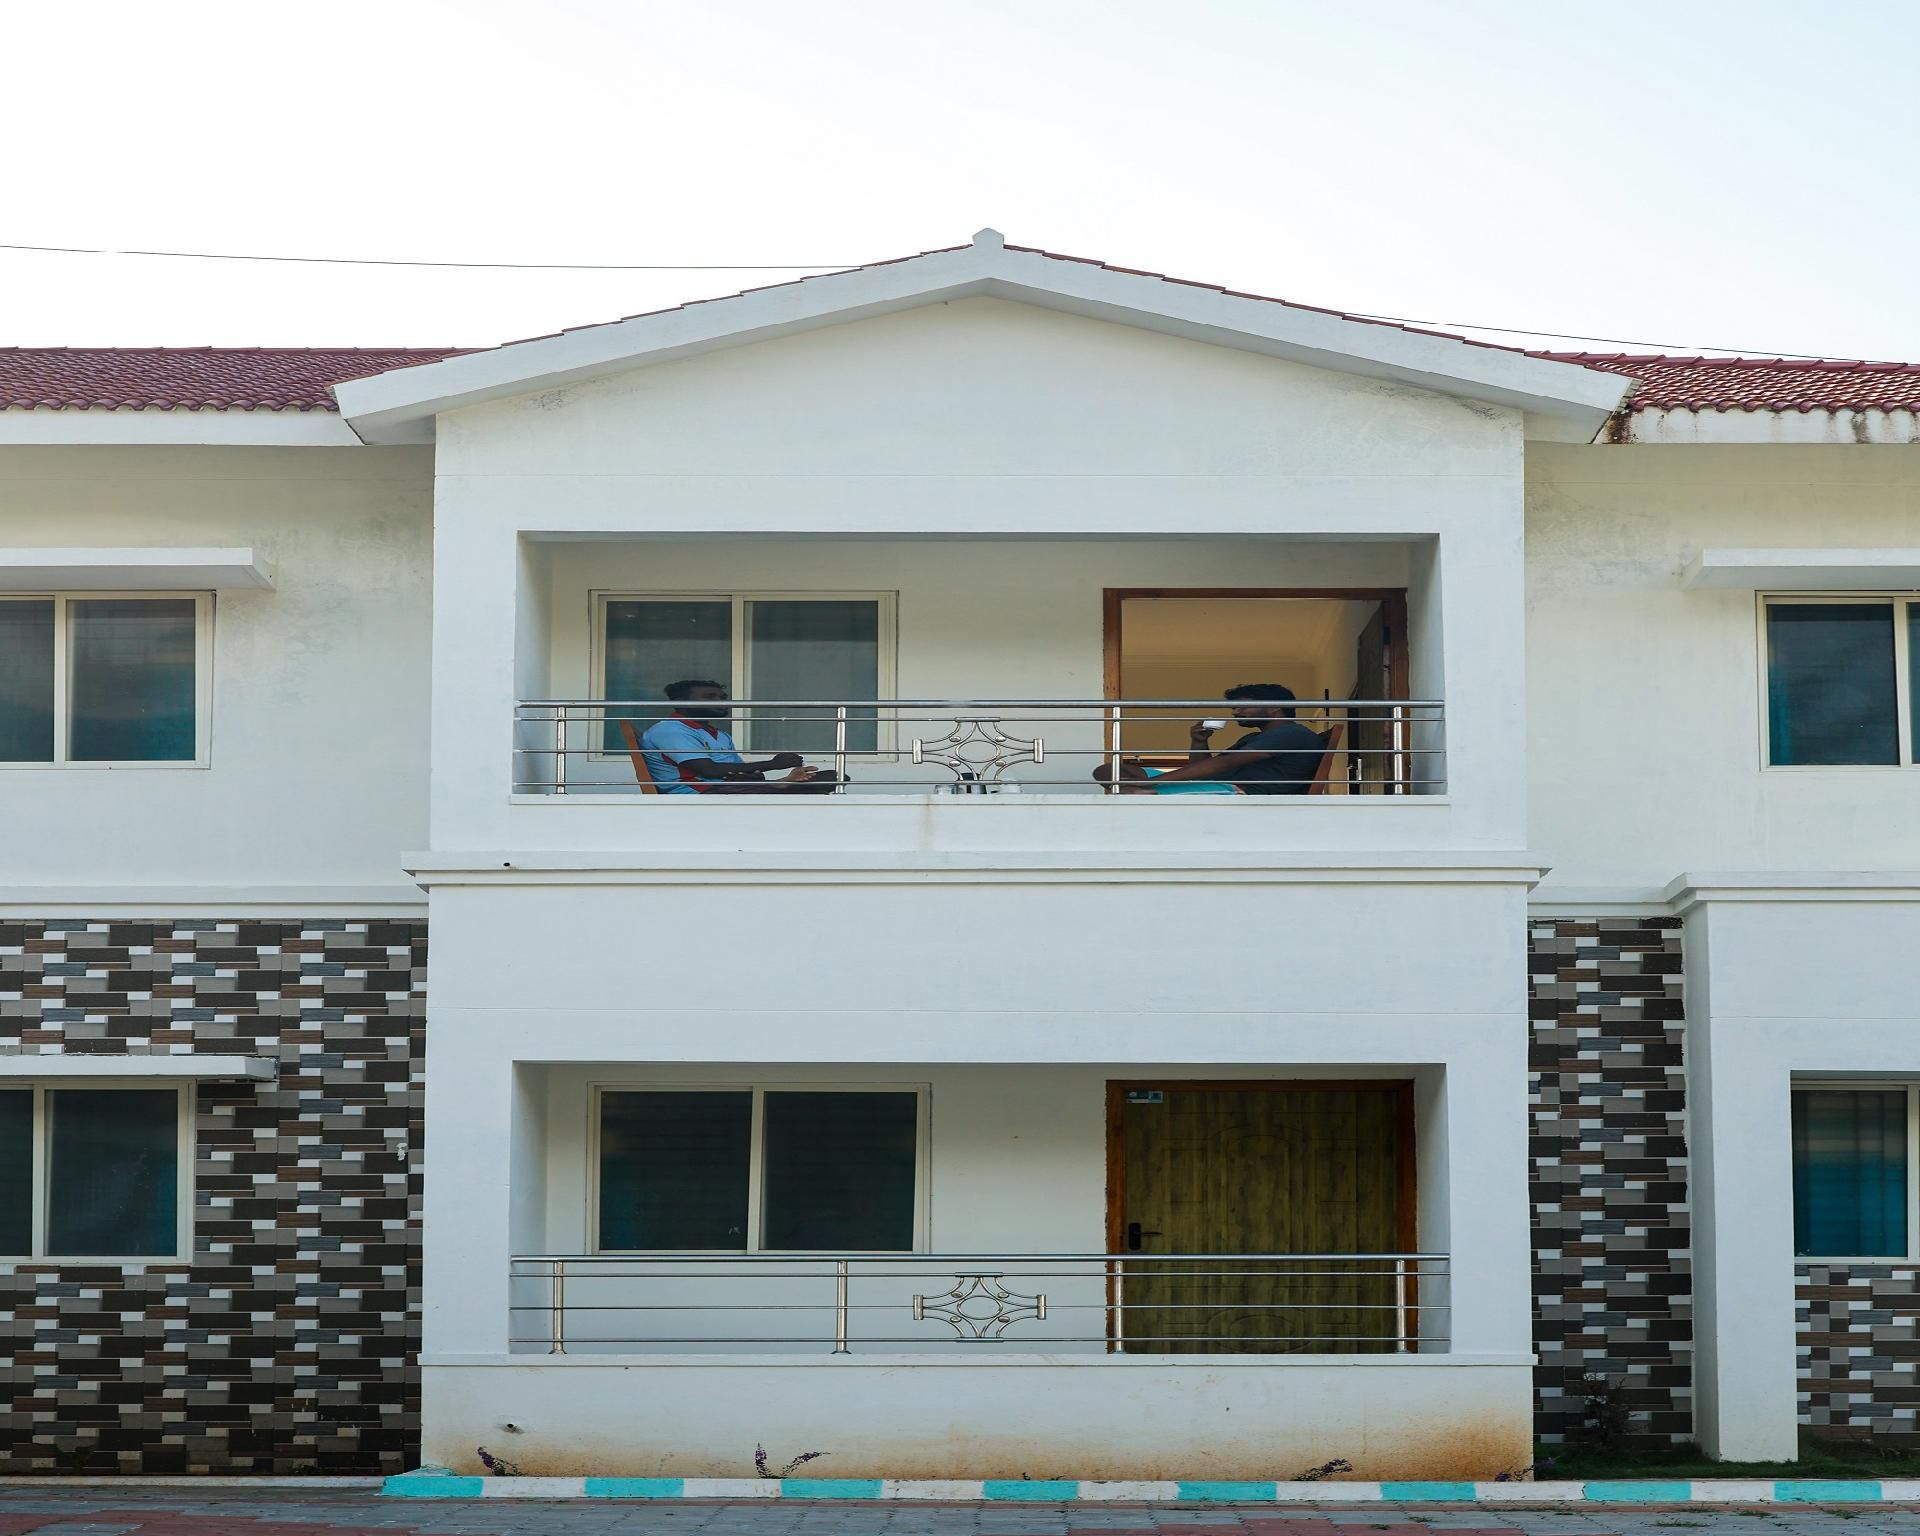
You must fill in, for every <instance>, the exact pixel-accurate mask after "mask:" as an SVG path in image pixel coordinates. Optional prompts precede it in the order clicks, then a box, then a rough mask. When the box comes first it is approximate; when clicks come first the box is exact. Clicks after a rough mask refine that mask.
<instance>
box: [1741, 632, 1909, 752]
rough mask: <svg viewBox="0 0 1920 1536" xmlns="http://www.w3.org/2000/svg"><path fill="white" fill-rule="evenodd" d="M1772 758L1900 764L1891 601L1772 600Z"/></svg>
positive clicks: (1769, 729)
mask: <svg viewBox="0 0 1920 1536" xmlns="http://www.w3.org/2000/svg"><path fill="white" fill-rule="evenodd" d="M1767 732H1768V739H1769V742H1770V743H1771V750H1770V751H1769V753H1768V760H1769V761H1771V762H1774V763H1784V764H1794V763H1896V762H1898V761H1899V760H1900V726H1899V712H1898V707H1897V705H1896V703H1895V692H1894V666H1893V604H1892V603H1769V604H1768V605H1767Z"/></svg>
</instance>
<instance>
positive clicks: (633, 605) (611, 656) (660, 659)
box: [604, 597, 733, 752]
mask: <svg viewBox="0 0 1920 1536" xmlns="http://www.w3.org/2000/svg"><path fill="white" fill-rule="evenodd" d="M606 655H607V674H606V693H605V695H604V696H605V697H606V698H609V699H625V700H635V699H641V700H650V699H663V698H665V696H666V695H665V692H664V690H665V688H666V686H667V684H668V683H674V682H680V681H682V680H683V679H688V678H699V679H703V680H708V681H712V682H716V683H719V684H721V685H722V686H724V687H726V688H727V689H729V690H731V689H732V687H733V604H732V603H731V602H730V601H727V600H725V599H722V600H720V601H718V602H716V601H714V600H713V599H712V598H689V599H685V600H682V599H679V598H669V599H665V600H658V601H656V600H654V599H647V600H646V601H641V600H639V599H635V598H618V597H616V598H609V599H608V600H607V633H606ZM667 713H669V711H667V710H666V709H664V708H662V709H659V710H651V709H629V710H608V711H607V720H608V724H607V727H606V750H607V751H609V752H624V751H625V750H626V742H625V739H624V738H623V737H622V736H621V733H620V727H619V725H618V724H616V723H615V722H617V721H618V720H620V719H622V718H625V719H628V720H632V721H635V722H637V723H636V724H635V726H634V729H635V730H636V731H644V730H645V729H646V728H647V725H648V724H649V723H651V722H652V721H655V720H658V719H660V718H662V717H663V716H665V715H666V714H667Z"/></svg>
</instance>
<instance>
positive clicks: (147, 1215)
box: [47, 1088, 180, 1257]
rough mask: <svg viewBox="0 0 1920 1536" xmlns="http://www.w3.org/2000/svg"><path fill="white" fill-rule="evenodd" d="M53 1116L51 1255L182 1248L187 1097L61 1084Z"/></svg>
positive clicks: (53, 1098)
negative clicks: (183, 1138)
mask: <svg viewBox="0 0 1920 1536" xmlns="http://www.w3.org/2000/svg"><path fill="white" fill-rule="evenodd" d="M47 1117H48V1120H49V1122H50V1130H49V1135H48V1141H47V1252H48V1253H58V1254H67V1253H77V1254H101V1255H126V1256H129V1257H132V1256H138V1255H149V1254H157V1255H165V1254H172V1253H175V1252H177V1251H178V1246H179V1229H178V1228H179V1199H180V1098H179V1095H178V1094H176V1093H175V1092H174V1091H173V1090H172V1089H170V1088H159V1089H149V1088H141V1089H119V1088H57V1089H54V1090H53V1091H52V1092H50V1093H48V1095H47Z"/></svg>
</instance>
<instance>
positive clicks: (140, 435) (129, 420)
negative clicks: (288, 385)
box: [0, 406, 430, 448]
mask: <svg viewBox="0 0 1920 1536" xmlns="http://www.w3.org/2000/svg"><path fill="white" fill-rule="evenodd" d="M428 436H430V434H426V435H423V436H422V438H421V441H423V442H424V441H426V440H427V437H428ZM16 444H19V445H31V446H34V447H54V448H57V447H89V448H90V447H119V448H139V447H220V448H234V447H240V448H247V447H254V448H358V447H360V446H362V444H361V441H360V439H359V438H358V437H357V436H355V435H354V431H353V429H352V428H351V427H349V426H348V425H347V424H346V423H345V422H344V421H342V420H341V419H340V417H339V416H338V414H336V413H335V412H333V411H330V410H324V409H319V408H315V409H313V410H305V411H294V410H285V411H272V410H227V409H220V408H218V407H214V406H202V407H200V408H198V409H188V408H186V407H179V408H176V409H173V410H161V409H159V408H157V407H150V408H147V409H144V410H143V409H133V408H125V407H123V408H121V409H119V410H105V409H101V408H100V407H97V406H96V407H91V408H89V407H85V406H68V407H65V408H63V409H59V410H55V409H52V408H43V409H36V410H26V411H21V410H12V411H0V447H7V446H12V445H16Z"/></svg>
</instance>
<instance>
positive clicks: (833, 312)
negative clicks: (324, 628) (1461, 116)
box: [334, 241, 1632, 442]
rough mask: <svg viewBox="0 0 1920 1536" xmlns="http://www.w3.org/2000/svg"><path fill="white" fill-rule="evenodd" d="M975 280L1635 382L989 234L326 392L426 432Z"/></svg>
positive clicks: (1180, 320) (1599, 403) (1469, 380)
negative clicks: (498, 404)
mask: <svg viewBox="0 0 1920 1536" xmlns="http://www.w3.org/2000/svg"><path fill="white" fill-rule="evenodd" d="M978 294H992V295H994V296H997V297H1003V298H1008V299H1013V300H1016V301H1019V302H1022V303H1031V304H1036V305H1040V306H1043V307H1047V308H1052V309H1058V310H1061V311H1064V312H1067V313H1072V314H1081V315H1085V316H1087V317H1089V318H1093V319H1101V320H1109V321H1113V322H1117V323H1120V324H1124V325H1132V326H1138V327H1142V328H1145V329H1151V330H1158V331H1163V332H1166V333H1168V334H1171V335H1178V336H1185V337H1188V338H1189V339H1192V340H1198V341H1202V342H1206V343H1209V344H1213V345H1219V346H1229V347H1237V348H1239V349H1241V350H1245V351H1254V352H1260V353H1263V354H1265V355H1267V356H1273V357H1281V358H1285V359H1288V360H1291V361H1296V362H1302V363H1306V364H1309V365H1311V366H1315V367H1323V368H1329V369H1333V370H1336V371H1339V372H1344V373H1358V374H1362V375H1365V376H1371V377H1376V378H1384V379H1392V380H1395V381H1398V382H1401V383H1406V384H1410V385H1413V386H1414V387H1416V388H1420V389H1427V390H1432V391H1435V392H1438V393H1442V394H1449V395H1458V396H1463V397H1467V398H1471V399H1476V400H1484V401H1487V402H1489V403H1492V404H1496V405H1506V406H1512V407H1514V408H1516V409H1520V410H1525V411H1532V412H1535V413H1538V414H1543V415H1555V416H1567V417H1572V418H1574V419H1575V420H1577V421H1578V422H1580V423H1581V424H1582V425H1586V426H1589V427H1590V428H1593V429H1596V430H1597V429H1598V427H1599V426H1600V425H1601V424H1602V423H1604V421H1605V420H1606V419H1607V417H1608V415H1609V414H1610V413H1611V412H1612V411H1613V410H1615V409H1616V408H1617V407H1618V406H1619V404H1620V401H1621V399H1622V398H1623V397H1624V396H1625V394H1626V392H1627V390H1628V389H1629V388H1630V387H1631V383H1632V381H1631V380H1629V379H1626V378H1623V377H1622V376H1620V375H1618V374H1611V373H1605V372H1602V371H1601V370H1599V369H1592V368H1586V367H1582V366H1580V365H1578V364H1575V363H1564V362H1554V361H1551V360H1548V359H1544V358H1534V357H1528V356H1526V355H1525V354H1523V353H1519V352H1511V351H1507V350H1504V349H1501V348H1496V347H1482V346H1477V345H1475V344H1474V343H1471V342H1466V341H1459V340H1455V339H1453V338H1450V337H1445V336H1437V335H1424V334H1421V333H1418V332H1414V331H1408V330H1405V329H1402V328H1400V327H1398V326H1392V325H1375V324H1372V323H1369V322H1367V321H1362V320H1353V319H1349V318H1346V317H1345V316H1341V315H1337V314H1332V313H1327V312H1323V311H1320V310H1314V309H1306V308H1301V307H1299V306H1295V305H1290V304H1284V303H1279V302H1276V301H1274V300H1270V299H1261V298H1254V297H1248V296H1244V295H1239V294H1231V293H1223V292H1221V291H1220V290H1219V289H1216V288H1206V287H1201V286H1197V285H1194V284H1188V283H1181V282H1177V281H1173V280H1170V279H1166V278H1160V277H1154V276H1149V275H1145V274H1140V273H1133V272H1121V271H1116V270H1113V269H1111V268H1107V267H1102V266H1098V265H1095V264H1093V263H1089V262H1078V261H1071V260H1066V259H1063V258H1060V257H1057V256H1049V255H1046V254H1045V253H1043V252H1038V251H1023V250H1007V249H1005V248H1003V247H1002V246H1001V245H999V244H998V243H997V242H992V243H988V242H984V241H983V242H982V243H977V244H975V245H971V246H962V247H959V248H957V249H955V250H949V251H934V252H930V253H928V254H927V255H924V256H916V257H912V258H910V259H908V260H906V261H900V262H894V263H890V264H887V265H882V266H877V267H863V268H857V269H855V270H852V271H848V272H836V273H831V274H827V275H825V276H821V277H815V278H807V279H804V280H802V281H800V282H797V283H790V284H782V285H779V286H776V287H772V288H765V289H760V290H757V291H753V292H748V293H743V294H736V295H734V296H732V297H729V298H724V299H716V300H713V301H711V302H708V303H704V304H694V305H690V306H688V307H686V308H683V309H673V310H665V311H662V312H660V313H658V314H651V315H636V316H634V317H633V318H631V319H628V320H616V321H612V322H610V323H608V324H606V325H599V326H589V327H585V328H582V329H580V330H575V331H563V332H561V333H560V334H559V335H556V336H543V337H537V338H535V339H533V340H530V341H523V342H513V343H509V344H508V345H506V346H504V347H497V348H494V349H493V350H491V351H487V352H473V353H467V354H465V355H463V356H459V357H450V358H446V359H443V360H442V361H439V362H434V363H424V364H421V365H419V366H417V367H413V368H400V369H395V370H392V371H391V372H388V373H383V374H376V375H374V376H373V377H370V378H365V379H355V380H350V381H348V382H346V383H343V384H340V385H338V386H336V387H335V390H334V394H335V397H336V398H337V399H338V400H339V402H340V409H341V411H342V413H343V415H344V416H345V417H346V418H347V420H348V422H349V423H350V424H351V426H352V427H353V429H354V430H355V431H356V432H357V433H359V435H360V436H361V438H362V439H364V440H365V441H367V442H399V441H424V440H426V439H427V438H429V437H430V436H431V425H430V418H432V417H434V416H437V415H439V414H441V413H442V412H445V411H450V410H458V409H461V408H464V407H467V406H472V405H478V404H482V403H484V402H486V401H489V400H500V399H508V398H511V397H513V396H515V395H524V394H530V393H533V392H535V391H537V390H541V389H551V388H557V387H562V386H565V385H567V384H571V383H579V382H582V381H584V380H588V379H594V378H601V377H605V376H606V375H608V374H613V373H621V372H626V371H629V370H632V369H636V368H641V367H647V366H650V365H652V364H654V363H660V362H668V361H672V360H673V359H676V358H682V357H687V356H691V355H694V354H696V353H699V352H704V351H709V350H717V349H718V348H721V347H733V346H745V345H750V344H752V343H755V342H760V341H766V340H770V339H772V338H774V337H777V336H783V335H791V334H794V333H796V332H799V331H804V330H812V329H817V328H819V327H822V326H828V325H842V324H847V323H850V322H853V321H857V320H864V319H870V318H873V317H875V316H878V315H883V314H888V313H892V312H895V311H898V310H903V309H911V308H915V307H918V306H920V305H923V304H937V303H941V302H945V301H947V300H951V299H957V298H967V297H972V296H974V295H978Z"/></svg>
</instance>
